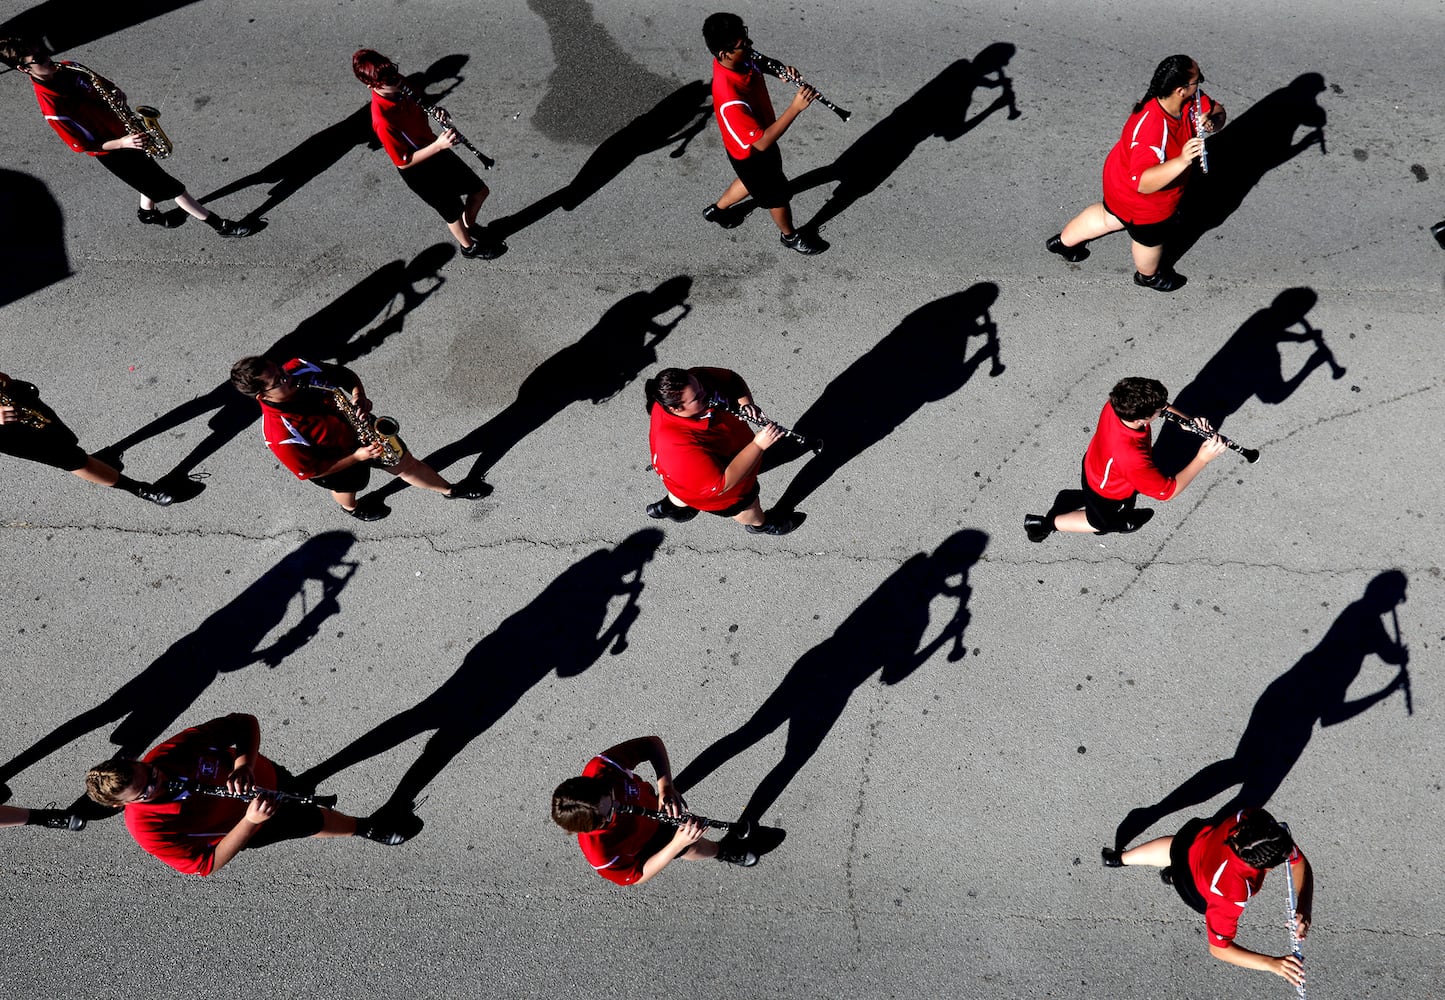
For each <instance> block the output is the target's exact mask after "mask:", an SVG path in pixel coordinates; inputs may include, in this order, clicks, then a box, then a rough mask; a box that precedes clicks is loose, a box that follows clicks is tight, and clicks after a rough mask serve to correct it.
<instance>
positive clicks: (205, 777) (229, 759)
mask: <svg viewBox="0 0 1445 1000" xmlns="http://www.w3.org/2000/svg"><path fill="white" fill-rule="evenodd" d="M233 733H234V729H233V727H232V724H231V722H230V720H229V718H224V719H215V720H213V721H211V722H207V723H206V724H205V725H202V726H195V727H193V728H191V729H187V730H185V731H184V732H181V733H177V734H176V735H175V736H172V737H171V738H170V739H168V740H166V741H165V742H164V743H162V744H161V745H160V746H158V747H156V748H155V749H154V750H152V751H151V752H150V753H148V754H146V755H145V757H144V758H142V759H143V760H144V761H145V762H146V763H147V764H155V765H156V766H157V767H159V768H160V769H161V770H163V771H164V772H165V773H166V774H167V775H169V776H170V777H172V778H182V779H187V780H190V781H194V782H196V783H197V784H203V785H223V784H225V783H226V778H227V776H228V775H230V773H231V766H232V765H233V764H234V763H235V760H236V757H237V755H238V754H239V753H240V751H239V749H238V748H237V747H236V746H235V745H234V744H230V743H228V742H227V741H228V739H230V738H231V736H232V735H233ZM251 767H252V770H253V771H255V773H256V784H257V785H258V786H260V787H262V788H275V787H276V765H275V764H273V763H271V761H269V760H267V759H266V758H265V757H262V756H261V755H260V754H257V755H256V758H255V760H254V761H253V763H252V765H251ZM248 806H249V803H247V802H245V801H242V800H241V799H224V798H220V797H218V796H213V795H191V796H186V797H185V798H181V799H177V800H175V801H171V802H128V803H126V807H125V827H126V829H127V830H129V831H130V835H131V836H132V837H134V838H135V841H136V843H137V844H139V845H140V846H141V847H143V848H144V849H145V850H146V853H148V854H152V855H154V856H155V857H157V858H160V859H161V860H162V861H164V862H165V863H166V864H168V865H170V866H171V867H172V868H174V869H175V870H176V871H178V872H180V873H181V874H182V875H209V874H211V871H212V869H213V868H214V867H215V862H216V857H215V855H216V845H217V844H219V843H220V842H221V840H222V838H224V837H225V836H226V834H228V833H230V832H231V829H232V828H233V827H234V826H235V825H236V824H237V823H239V822H241V818H242V817H244V816H245V815H246V809H247V807H248Z"/></svg>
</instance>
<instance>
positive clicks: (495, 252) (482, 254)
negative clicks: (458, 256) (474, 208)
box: [462, 226, 507, 260]
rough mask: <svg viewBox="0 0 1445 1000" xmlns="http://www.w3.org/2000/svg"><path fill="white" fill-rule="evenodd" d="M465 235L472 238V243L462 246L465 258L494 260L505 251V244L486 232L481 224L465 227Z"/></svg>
mask: <svg viewBox="0 0 1445 1000" xmlns="http://www.w3.org/2000/svg"><path fill="white" fill-rule="evenodd" d="M467 235H468V236H470V237H471V238H472V245H471V246H469V247H462V256H463V257H465V258H467V260H496V259H497V258H498V257H500V256H502V254H504V253H506V252H507V244H506V242H505V241H504V240H499V239H497V238H496V237H494V236H492V235H491V234H490V233H488V232H487V230H486V228H485V227H483V226H469V227H467Z"/></svg>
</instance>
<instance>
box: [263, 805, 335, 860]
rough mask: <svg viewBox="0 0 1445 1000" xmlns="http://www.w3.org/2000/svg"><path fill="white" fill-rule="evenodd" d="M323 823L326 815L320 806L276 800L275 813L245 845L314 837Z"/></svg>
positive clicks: (264, 844)
mask: <svg viewBox="0 0 1445 1000" xmlns="http://www.w3.org/2000/svg"><path fill="white" fill-rule="evenodd" d="M325 824H326V816H325V814H324V813H322V811H321V807H320V806H310V805H304V804H302V803H300V802H278V803H276V812H275V814H274V815H272V817H271V818H270V819H268V820H267V821H266V822H264V823H262V824H261V826H260V829H258V830H257V831H256V832H255V833H254V834H252V835H251V839H250V840H248V841H246V847H247V848H248V849H249V848H253V847H265V846H267V845H268V844H279V843H280V842H281V841H283V840H302V839H304V838H306V837H314V836H316V835H317V834H318V833H320V832H321V828H322V827H323V826H325Z"/></svg>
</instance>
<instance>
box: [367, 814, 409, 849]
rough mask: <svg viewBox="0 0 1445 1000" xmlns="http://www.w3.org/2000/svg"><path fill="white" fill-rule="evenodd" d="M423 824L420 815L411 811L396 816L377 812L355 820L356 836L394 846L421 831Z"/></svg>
mask: <svg viewBox="0 0 1445 1000" xmlns="http://www.w3.org/2000/svg"><path fill="white" fill-rule="evenodd" d="M425 825H426V824H424V823H423V822H422V819H421V817H420V816H417V815H415V814H413V813H403V814H401V815H398V816H387V815H384V814H382V813H377V814H376V815H375V816H368V817H366V818H365V819H359V820H357V821H356V836H358V837H365V838H366V839H367V840H374V841H376V842H377V843H378V844H385V845H386V846H387V847H396V846H397V845H399V844H405V843H406V842H407V841H408V840H410V839H411V838H413V837H415V836H416V835H417V834H418V833H421V828H422V827H423V826H425Z"/></svg>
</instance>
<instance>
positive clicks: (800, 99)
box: [788, 66, 818, 111]
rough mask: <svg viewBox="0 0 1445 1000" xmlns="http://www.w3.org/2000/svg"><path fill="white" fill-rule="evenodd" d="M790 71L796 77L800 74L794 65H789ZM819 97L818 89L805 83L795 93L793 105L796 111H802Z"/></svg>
mask: <svg viewBox="0 0 1445 1000" xmlns="http://www.w3.org/2000/svg"><path fill="white" fill-rule="evenodd" d="M788 72H789V73H790V74H791V75H793V76H795V77H796V76H797V75H798V71H797V70H795V69H793V67H791V66H789V67H788ZM817 97H818V91H817V89H816V88H814V87H811V86H809V85H808V84H804V85H803V86H801V87H799V88H798V92H797V93H796V94H794V95H793V103H792V107H793V109H794V110H795V111H802V110H803V109H804V108H806V107H807V106H808V105H809V104H812V103H813V101H814V100H816V99H817Z"/></svg>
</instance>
